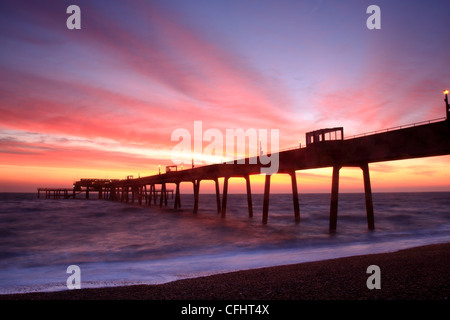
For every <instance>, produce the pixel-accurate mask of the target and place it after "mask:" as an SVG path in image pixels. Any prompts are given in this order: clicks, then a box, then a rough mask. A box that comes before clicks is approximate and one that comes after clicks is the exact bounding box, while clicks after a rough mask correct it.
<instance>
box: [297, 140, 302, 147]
mask: <svg viewBox="0 0 450 320" xmlns="http://www.w3.org/2000/svg"><path fill="white" fill-rule="evenodd" d="M298 147H299V148H301V147H302V140H298Z"/></svg>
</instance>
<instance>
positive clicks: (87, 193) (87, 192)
mask: <svg viewBox="0 0 450 320" xmlns="http://www.w3.org/2000/svg"><path fill="white" fill-rule="evenodd" d="M86 199H89V187H87V188H86Z"/></svg>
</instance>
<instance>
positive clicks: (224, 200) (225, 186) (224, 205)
mask: <svg viewBox="0 0 450 320" xmlns="http://www.w3.org/2000/svg"><path fill="white" fill-rule="evenodd" d="M228 179H229V177H225V178H224V180H223V197H222V218H225V214H226V212H227V197H228Z"/></svg>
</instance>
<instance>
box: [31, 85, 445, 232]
mask: <svg viewBox="0 0 450 320" xmlns="http://www.w3.org/2000/svg"><path fill="white" fill-rule="evenodd" d="M445 102H446V115H447V117H446V118H442V119H437V120H433V121H426V122H423V123H416V124H412V125H408V126H403V127H399V128H393V129H387V130H383V131H380V132H375V133H371V134H366V135H359V136H355V137H352V138H349V139H344V134H343V128H342V127H338V128H327V129H320V130H316V131H312V132H308V133H307V134H306V142H307V143H306V147H304V148H297V149H293V150H287V151H280V152H278V161H279V169H278V172H277V174H288V175H289V176H290V178H291V184H292V199H293V211H294V221H295V222H297V223H298V222H300V204H299V199H298V190H297V177H296V171H300V170H307V169H316V168H325V167H331V168H333V174H332V183H331V201H330V219H329V230H330V232H334V231H335V230H336V227H337V216H338V199H339V172H340V169H341V168H343V167H358V168H361V170H362V178H363V181H364V192H365V202H366V216H367V226H368V228H369V229H370V230H372V229H374V228H375V219H374V208H373V202H372V190H371V183H370V173H369V164H370V163H375V162H383V161H393V160H403V159H412V158H421V157H431V156H440V155H449V154H450V120H449V119H450V118H449V115H450V107H449V104H448V96H447V94H446V96H445ZM275 158H276V157H275ZM259 160H260V159H259V157H253V158H246V159H245V160H244V159H241V160H236V161H234V162H231V163H222V164H213V165H205V166H201V167H195V168H192V169H185V170H181V171H178V170H176V167H175V166H169V167H168V168H167V169H166V172H165V173H160V174H157V175H153V176H148V177H140V178H135V179H134V178H133V177H131V176H129V177H127V179H123V180H109V179H81V180H80V181H77V182H75V183H74V186H73V195H74V196H73V197H75V192H85V193H86V199H89V192H93V191H95V192H98V197H99V198H100V199H107V200H111V201H121V202H127V203H135V201H136V202H137V203H138V204H139V205H144V204H145V205H147V206H150V205H151V204H152V202H153V204H154V205H157V204H159V206H160V207H162V206H163V205H165V206H167V197H168V193H171V194H172V197H173V190H169V189H167V185H168V184H172V185H173V184H174V185H175V201H174V208H180V207H181V200H180V184H181V183H186V182H187V183H192V186H193V194H194V208H193V212H194V213H197V211H198V205H199V204H198V199H199V193H200V183H201V181H204V180H212V181H214V183H215V190H216V202H217V212H218V213H219V214H220V215H221V217H223V218H224V217H225V216H226V210H227V201H228V199H227V198H228V180H229V179H230V178H236V177H239V178H243V179H245V183H246V190H247V203H248V216H249V217H252V216H253V204H252V194H251V186H250V176H251V175H259V174H261V168H264V167H267V165H265V164H262V163H261V162H260V161H259ZM219 178H220V179H223V190H222V197H221V196H220V188H219ZM270 180H271V175H269V174H267V175H266V176H265V184H264V199H263V212H262V222H263V223H264V224H266V223H267V222H268V217H269V195H270ZM156 186H160V188H159V189H156ZM40 190H42V191H43V190H44V189H40ZM51 190H53V189H51ZM55 190H56V189H55ZM62 190H64V189H62ZM71 190H72V189H71ZM49 192H50V193H51V192H52V191H49ZM55 192H58V191H53V196H55ZM63 194H64V193H63ZM67 194H68V193H67ZM48 195H49V194H48V193H46V197H47V196H48Z"/></svg>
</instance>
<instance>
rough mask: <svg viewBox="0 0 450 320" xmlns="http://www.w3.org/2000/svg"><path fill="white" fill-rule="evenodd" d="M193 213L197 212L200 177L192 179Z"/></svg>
mask: <svg viewBox="0 0 450 320" xmlns="http://www.w3.org/2000/svg"><path fill="white" fill-rule="evenodd" d="M193 184H194V213H197V212H198V195H199V192H200V179H199V180H194V181H193Z"/></svg>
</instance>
